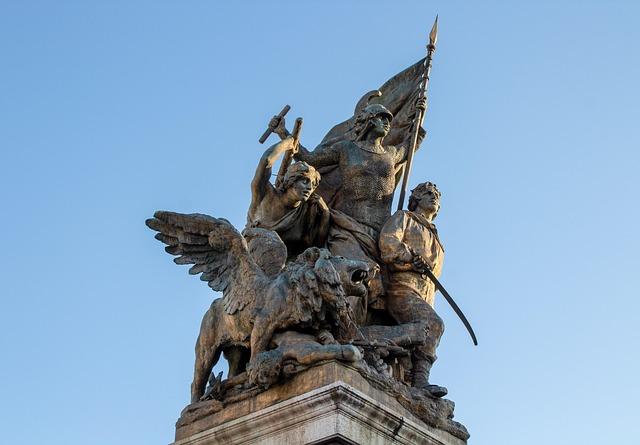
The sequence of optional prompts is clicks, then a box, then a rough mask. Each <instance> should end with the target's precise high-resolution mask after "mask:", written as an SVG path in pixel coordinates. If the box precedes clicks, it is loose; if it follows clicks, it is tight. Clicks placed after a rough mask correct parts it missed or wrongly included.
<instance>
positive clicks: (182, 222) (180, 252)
mask: <svg viewBox="0 0 640 445" xmlns="http://www.w3.org/2000/svg"><path fill="white" fill-rule="evenodd" d="M153 216H154V217H153V218H151V219H148V220H147V221H146V224H147V226H148V227H149V228H151V229H153V230H155V231H157V232H158V233H157V234H156V239H158V240H160V241H162V242H163V243H165V244H166V245H167V247H165V250H166V251H167V253H170V254H171V255H176V256H177V258H175V259H174V260H173V261H174V262H175V263H176V264H193V266H192V267H191V268H190V269H189V273H190V274H191V275H197V274H202V275H201V276H200V279H201V280H202V281H207V282H208V283H209V287H211V288H212V289H213V290H215V291H220V292H223V305H224V309H225V311H226V312H227V313H229V314H233V313H235V312H236V311H239V310H242V309H243V308H244V307H245V306H247V305H248V304H249V303H251V302H252V300H253V299H254V298H255V294H256V289H257V288H258V286H259V285H260V283H263V282H264V281H265V277H264V274H263V272H262V270H261V269H260V268H259V267H258V265H257V264H256V263H255V262H254V261H253V259H252V258H251V257H250V255H249V253H248V250H247V244H246V242H245V240H244V238H243V237H242V235H241V234H240V233H239V232H238V231H237V230H236V229H235V228H234V227H233V226H232V225H231V223H229V222H228V221H227V220H225V219H220V218H214V217H212V216H208V215H202V214H198V213H193V214H182V213H175V212H166V211H158V212H156V213H155V214H154V215H153Z"/></svg>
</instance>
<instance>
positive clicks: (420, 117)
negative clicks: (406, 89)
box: [398, 15, 438, 210]
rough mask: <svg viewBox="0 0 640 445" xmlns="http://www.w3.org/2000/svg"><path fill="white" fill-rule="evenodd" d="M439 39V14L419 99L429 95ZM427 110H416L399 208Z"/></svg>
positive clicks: (426, 60)
mask: <svg viewBox="0 0 640 445" xmlns="http://www.w3.org/2000/svg"><path fill="white" fill-rule="evenodd" d="M437 41H438V16H437V15H436V20H435V22H433V27H432V28H431V32H430V33H429V44H428V45H427V57H425V59H424V71H423V73H422V80H421V81H420V86H419V88H420V93H419V94H418V100H419V99H421V98H425V99H426V97H427V87H428V86H429V75H430V73H431V60H432V59H433V53H434V52H435V51H436V42H437ZM424 114H425V110H424V109H422V108H419V109H417V110H416V118H415V121H414V128H413V135H412V138H411V146H410V147H409V152H408V153H407V162H406V163H405V166H404V175H403V176H402V187H401V188H400V198H399V199H398V210H402V208H403V207H404V200H405V197H406V194H407V186H408V184H409V174H410V173H411V165H412V163H413V155H414V153H415V152H416V148H417V146H418V134H419V132H420V128H421V127H422V123H423V122H424Z"/></svg>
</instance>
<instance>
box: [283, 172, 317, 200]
mask: <svg viewBox="0 0 640 445" xmlns="http://www.w3.org/2000/svg"><path fill="white" fill-rule="evenodd" d="M314 190H315V187H314V185H313V181H311V178H309V177H308V176H306V175H305V176H301V177H299V178H298V179H297V180H296V181H295V182H294V183H293V184H292V185H291V187H290V188H289V190H287V192H288V193H289V194H290V195H291V197H292V198H295V200H296V201H306V200H308V199H309V197H310V196H311V194H312V193H313V191H314Z"/></svg>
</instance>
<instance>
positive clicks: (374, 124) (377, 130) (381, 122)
mask: <svg viewBox="0 0 640 445" xmlns="http://www.w3.org/2000/svg"><path fill="white" fill-rule="evenodd" d="M369 127H370V130H369V131H371V132H373V134H374V135H375V136H376V137H384V136H386V135H387V133H389V130H390V129H391V120H390V119H389V116H387V115H386V114H378V115H376V116H374V117H372V118H371V120H369Z"/></svg>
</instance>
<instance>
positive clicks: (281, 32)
mask: <svg viewBox="0 0 640 445" xmlns="http://www.w3.org/2000/svg"><path fill="white" fill-rule="evenodd" d="M436 13H438V14H440V19H441V20H440V35H439V42H438V43H439V45H438V50H437V53H436V58H435V61H434V67H433V71H432V79H431V80H432V82H431V90H430V109H429V112H428V115H427V118H426V122H425V126H426V128H427V130H428V132H429V138H428V140H427V141H426V142H425V143H424V145H423V149H422V150H421V152H420V153H419V154H418V155H417V157H416V165H415V170H414V172H413V175H412V176H413V179H414V183H415V182H416V181H419V180H431V181H434V182H436V183H437V184H438V186H439V187H440V189H441V190H442V193H443V207H442V211H441V213H440V215H439V216H438V219H437V223H438V227H439V229H440V233H441V236H442V240H443V242H444V244H445V247H446V250H447V258H446V262H445V267H444V274H443V277H442V279H443V281H444V282H445V283H446V285H447V286H448V287H449V288H450V290H451V292H452V293H453V295H454V296H455V297H456V298H457V300H458V301H459V304H460V305H461V306H462V307H463V309H464V310H465V312H466V313H467V315H468V316H469V318H470V319H471V320H472V322H473V324H474V327H475V329H476V332H477V334H478V337H479V340H480V346H479V347H477V348H475V347H473V346H472V345H471V342H470V340H469V338H468V337H467V334H466V332H465V331H464V329H463V327H462V325H461V324H460V323H459V321H458V320H457V319H456V318H455V315H453V313H452V312H451V310H450V309H449V308H448V307H447V306H446V304H445V303H444V302H443V301H441V300H440V299H439V300H438V302H437V308H438V310H439V312H440V313H441V315H442V316H443V318H444V319H445V322H446V324H447V330H446V332H445V335H444V338H443V341H442V344H441V347H440V349H439V356H440V360H439V361H438V362H437V364H436V366H435V367H434V370H433V375H432V381H433V382H434V383H438V384H441V385H445V386H447V387H448V388H449V391H450V398H451V399H452V400H454V401H455V402H456V417H457V419H458V420H460V421H461V422H463V423H464V424H466V425H467V426H468V428H469V430H470V432H471V441H470V443H471V444H479V445H513V444H517V445H537V444H540V443H548V444H616V445H621V444H637V443H638V440H639V439H638V436H639V434H640V422H638V420H639V419H640V415H639V412H638V411H639V410H638V407H637V406H638V399H639V398H640V390H639V385H638V376H640V357H639V354H638V351H639V349H640V348H639V346H638V345H639V343H640V335H639V333H638V332H639V329H638V325H639V321H640V317H639V315H638V312H639V311H640V303H639V299H640V298H639V297H640V292H639V291H638V287H639V286H638V282H637V278H638V276H639V274H638V268H639V266H640V262H639V261H638V251H639V250H640V236H639V235H638V220H639V219H640V211H639V202H640V200H639V199H638V195H639V194H640V187H639V185H638V172H639V171H640V155H639V153H638V150H639V148H640V136H639V130H638V116H639V107H640V105H639V104H640V93H639V87H638V81H639V79H640V60H639V58H640V56H639V54H640V27H639V26H638V17H640V3H638V2H635V1H631V0H629V1H626V2H624V1H600V2H592V1H565V2H557V1H530V2H506V1H504V2H487V1H485V2H451V1H446V2H445V1H437V2H424V1H412V2H408V1H407V2H390V1H389V2H379V1H371V2H356V1H353V2H347V1H324V2H293V1H292V2H253V3H251V2H205V1H191V2H179V1H172V2H168V1H109V2H97V1H80V0H78V1H57V2H53V1H52V2H35V1H17V0H14V1H10V0H5V1H3V2H1V3H0V58H1V59H0V60H1V61H2V69H1V70H0V166H1V168H2V173H1V174H0V202H1V203H2V218H0V237H1V238H0V244H1V245H2V247H3V254H2V255H1V256H0V277H1V280H2V281H1V282H2V286H1V291H0V292H1V296H2V306H1V309H0V326H1V331H0V332H1V335H0V346H1V348H2V349H1V357H2V364H1V366H0V394H1V397H0V425H2V439H1V440H0V441H1V442H3V443H11V444H15V445H18V444H41V443H47V444H52V445H53V444H56V445H57V444H61V445H62V444H64V445H72V444H86V443H90V444H93V445H102V444H109V445H110V444H116V443H117V444H162V443H169V442H171V440H172V438H173V424H174V422H175V420H176V419H177V417H178V415H179V413H180V410H181V409H182V408H183V406H184V405H185V404H186V402H187V401H188V394H189V384H190V381H191V372H192V365H193V346H194V342H195V339H196V335H197V332H198V329H199V323H200V319H201V316H202V314H203V313H204V311H205V310H206V308H207V307H208V305H209V304H210V302H211V300H212V299H213V298H215V297H216V295H214V294H213V293H212V292H211V291H210V290H209V289H208V288H207V287H206V285H205V284H204V283H201V282H200V281H199V280H197V279H195V278H193V277H190V276H188V275H187V273H186V270H185V269H184V268H180V267H177V266H175V265H174V264H173V263H172V261H171V258H170V257H169V256H168V255H167V254H165V253H164V251H163V249H162V246H161V245H160V243H158V242H157V241H155V240H154V239H153V233H152V232H151V231H150V230H148V229H147V228H146V227H145V226H144V220H145V218H147V217H149V216H151V215H152V214H153V212H154V210H156V209H166V210H175V211H182V212H192V211H198V212H203V213H209V214H211V215H215V216H224V217H226V218H228V219H229V220H231V221H232V222H233V223H235V224H236V225H238V226H241V225H242V224H243V223H244V218H245V212H246V208H247V206H248V202H249V201H248V200H249V181H250V179H251V176H252V173H253V169H254V167H255V164H256V162H257V161H258V158H259V156H260V154H261V151H262V150H263V149H264V148H265V147H263V146H261V145H259V144H258V143H257V139H258V137H259V136H260V134H261V133H262V131H263V130H264V127H265V125H266V123H267V122H268V119H269V118H270V117H271V115H273V114H274V113H275V112H277V111H278V110H279V109H280V108H281V107H282V106H283V105H284V104H285V103H289V104H291V105H292V107H293V109H292V111H291V112H290V115H291V116H292V117H295V116H303V117H304V119H305V126H304V130H303V142H304V143H305V144H306V145H307V146H313V145H314V144H316V143H317V142H318V141H319V140H320V138H321V137H322V136H323V135H324V133H325V131H326V130H328V129H329V128H330V127H331V126H332V125H333V124H335V123H337V122H339V121H341V120H342V119H344V118H346V117H348V116H350V113H351V112H352V109H353V106H354V104H355V102H356V101H357V99H358V98H359V97H360V95H361V94H362V93H364V92H365V91H367V90H370V89H373V88H376V87H377V86H379V85H380V84H381V83H382V82H383V81H384V80H386V79H387V78H388V77H390V76H391V75H393V74H394V73H396V72H398V71H399V70H401V69H403V68H404V67H406V66H408V65H409V64H411V63H413V62H414V61H416V60H417V59H419V58H420V57H422V55H423V52H424V43H425V39H426V34H427V33H428V30H429V28H430V26H431V23H432V20H433V17H434V16H435V14H436Z"/></svg>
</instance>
